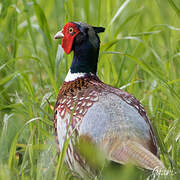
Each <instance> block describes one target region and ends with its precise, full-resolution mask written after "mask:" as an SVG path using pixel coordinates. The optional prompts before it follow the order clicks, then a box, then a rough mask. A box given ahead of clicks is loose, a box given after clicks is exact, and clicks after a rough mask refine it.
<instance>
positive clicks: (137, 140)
mask: <svg viewBox="0 0 180 180" xmlns="http://www.w3.org/2000/svg"><path fill="white" fill-rule="evenodd" d="M104 30H105V28H103V27H93V26H90V25H88V24H86V23H79V22H69V23H67V24H66V25H65V26H64V28H63V30H62V31H59V32H58V33H57V34H56V35H55V39H62V48H63V49H64V51H65V53H66V54H69V53H70V52H71V51H74V57H73V61H72V64H71V67H70V70H69V72H68V74H67V76H66V78H65V81H64V83H63V85H62V86H61V89H60V91H59V94H58V97H57V102H56V105H55V108H54V128H55V134H56V137H57V142H58V146H59V149H60V151H62V149H63V144H64V141H65V137H66V134H67V136H68V137H70V136H71V140H70V142H69V145H68V148H67V151H66V156H65V162H66V163H67V165H68V166H69V167H70V169H72V170H74V171H76V172H77V173H79V174H80V175H81V176H83V174H84V173H86V172H88V171H90V170H89V169H90V168H89V167H88V165H87V161H86V159H85V158H84V157H83V156H82V155H80V154H79V153H78V151H77V150H76V148H75V147H76V143H77V142H78V140H79V139H80V138H81V137H84V138H85V140H86V141H87V142H88V143H92V144H94V145H95V146H97V147H98V149H99V151H100V152H103V153H104V154H105V158H106V159H107V160H109V161H113V162H116V163H119V164H126V163H129V162H130V163H133V164H134V165H136V166H139V167H142V168H145V169H150V170H153V169H154V168H157V167H159V168H164V165H163V163H162V162H161V161H160V160H159V156H158V146H157V142H156V137H155V135H154V132H153V129H152V126H151V123H150V120H149V119H148V117H147V115H146V112H145V110H144V108H143V107H142V105H141V104H140V102H139V101H138V100H137V99H136V98H135V97H134V96H132V95H130V94H128V93H127V92H124V91H122V90H120V89H118V88H114V87H112V86H109V85H107V84H105V83H103V82H102V81H101V80H100V79H99V78H98V77H97V75H96V73H97V63H98V56H99V47H100V40H99V36H98V33H101V32H104Z"/></svg>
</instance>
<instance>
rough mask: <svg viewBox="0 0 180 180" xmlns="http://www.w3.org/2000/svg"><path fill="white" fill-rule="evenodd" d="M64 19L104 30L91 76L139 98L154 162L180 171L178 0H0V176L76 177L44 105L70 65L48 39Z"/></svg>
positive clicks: (112, 173) (108, 172)
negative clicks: (152, 138) (156, 152)
mask: <svg viewBox="0 0 180 180" xmlns="http://www.w3.org/2000/svg"><path fill="white" fill-rule="evenodd" d="M68 21H83V22H87V23H88V24H91V25H95V26H104V27H106V31H105V33H104V34H101V35H100V38H101V50H100V58H99V64H98V76H99V77H100V79H101V80H103V81H104V82H106V83H108V84H111V85H112V86H115V87H118V88H120V87H122V88H123V89H124V90H126V91H128V92H129V93H132V94H133V95H135V96H136V97H137V99H139V100H140V101H141V103H142V104H143V105H144V107H145V109H146V110H147V112H148V115H149V117H150V119H151V122H152V124H153V127H154V129H155V131H156V135H157V137H158V144H159V147H160V152H161V159H162V161H163V162H164V164H165V166H166V167H167V168H168V169H174V172H176V173H180V110H179V109H180V1H179V0H152V1H150V0H113V1H111V0H54V1H52V0H49V1H47V0H2V1H1V2H0V179H76V178H75V177H74V178H73V177H72V176H71V173H70V172H69V171H68V170H67V169H66V167H65V166H64V165H63V164H62V163H61V162H60V161H62V160H61V159H62V157H59V156H58V153H57V149H56V143H55V138H54V131H53V122H52V119H53V112H52V110H51V108H50V107H49V105H48V103H47V101H46V99H47V98H48V99H49V101H50V103H51V104H54V103H55V101H56V96H57V93H58V90H59V87H60V86H61V84H62V82H63V80H64V78H65V76H66V73H67V71H68V68H69V66H70V64H71V59H72V54H71V55H69V56H67V55H63V51H62V49H61V46H60V45H59V44H60V42H57V41H53V36H54V34H55V33H56V32H57V31H58V30H59V29H61V28H62V27H63V25H64V24H65V23H66V22H68ZM59 166H60V167H61V173H58V168H59ZM103 174H104V179H144V176H142V175H141V173H140V172H138V171H137V170H135V169H134V168H132V167H127V168H126V167H123V168H122V170H121V171H120V170H119V168H112V167H111V166H108V167H107V168H105V169H104V172H103ZM163 178H165V177H163ZM166 178H167V179H170V178H171V179H175V178H178V175H172V176H169V177H166ZM96 179H98V177H97V178H96Z"/></svg>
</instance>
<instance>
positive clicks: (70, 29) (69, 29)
mask: <svg viewBox="0 0 180 180" xmlns="http://www.w3.org/2000/svg"><path fill="white" fill-rule="evenodd" d="M62 33H63V34H64V37H63V39H62V44H61V46H62V48H63V49H64V51H65V53H66V54H69V53H70V52H71V50H72V45H73V42H74V38H75V36H76V35H77V34H79V33H80V30H79V29H78V28H77V26H76V25H75V24H73V23H67V24H66V25H65V26H64V28H63V31H62Z"/></svg>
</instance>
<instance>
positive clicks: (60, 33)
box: [54, 31, 64, 39]
mask: <svg viewBox="0 0 180 180" xmlns="http://www.w3.org/2000/svg"><path fill="white" fill-rule="evenodd" d="M63 37H64V34H63V33H62V31H58V32H57V33H56V35H55V36H54V39H61V38H63Z"/></svg>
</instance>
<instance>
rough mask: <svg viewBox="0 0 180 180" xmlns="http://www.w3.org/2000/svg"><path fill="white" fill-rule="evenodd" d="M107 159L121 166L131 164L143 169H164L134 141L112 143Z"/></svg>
mask: <svg viewBox="0 0 180 180" xmlns="http://www.w3.org/2000/svg"><path fill="white" fill-rule="evenodd" d="M108 156H109V159H110V160H112V161H114V162H118V163H121V164H126V163H132V164H135V165H137V166H140V167H142V168H145V169H150V170H153V169H155V168H156V169H157V168H159V169H164V165H163V163H162V162H161V161H160V160H159V159H158V157H156V156H155V155H154V154H153V153H151V152H150V151H149V150H147V149H145V148H144V147H143V146H142V145H141V144H139V143H138V142H135V141H130V140H128V141H126V142H121V143H119V142H116V141H115V142H114V143H112V144H111V147H110V149H109V152H108Z"/></svg>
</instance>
